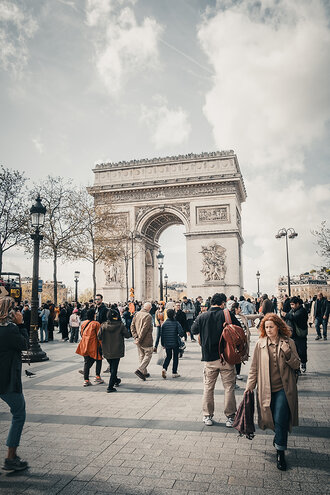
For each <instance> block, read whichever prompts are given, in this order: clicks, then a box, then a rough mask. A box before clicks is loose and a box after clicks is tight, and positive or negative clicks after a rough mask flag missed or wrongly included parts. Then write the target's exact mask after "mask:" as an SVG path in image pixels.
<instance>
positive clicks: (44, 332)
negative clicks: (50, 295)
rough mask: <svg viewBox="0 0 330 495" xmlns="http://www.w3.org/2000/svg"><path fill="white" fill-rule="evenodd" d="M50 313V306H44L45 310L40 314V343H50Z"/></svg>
mask: <svg viewBox="0 0 330 495" xmlns="http://www.w3.org/2000/svg"><path fill="white" fill-rule="evenodd" d="M49 315H50V311H49V308H48V304H44V305H43V309H42V311H41V313H40V318H41V328H40V342H48V318H49Z"/></svg>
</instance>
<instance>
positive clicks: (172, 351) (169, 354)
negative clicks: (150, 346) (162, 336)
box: [163, 347, 179, 373]
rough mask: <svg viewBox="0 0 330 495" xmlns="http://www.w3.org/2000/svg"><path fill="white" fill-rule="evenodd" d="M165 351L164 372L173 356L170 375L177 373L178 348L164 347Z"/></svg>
mask: <svg viewBox="0 0 330 495" xmlns="http://www.w3.org/2000/svg"><path fill="white" fill-rule="evenodd" d="M165 350H166V358H165V360H164V364H163V368H164V370H167V368H168V365H169V364H170V362H171V359H172V355H173V363H172V373H177V371H178V364H179V347H166V349H165Z"/></svg>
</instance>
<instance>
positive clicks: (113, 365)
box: [107, 358, 120, 389]
mask: <svg viewBox="0 0 330 495" xmlns="http://www.w3.org/2000/svg"><path fill="white" fill-rule="evenodd" d="M107 361H108V363H109V368H110V380H109V385H108V389H111V388H113V387H114V384H115V383H116V381H117V379H118V377H117V371H118V366H119V361H120V358H114V359H107Z"/></svg>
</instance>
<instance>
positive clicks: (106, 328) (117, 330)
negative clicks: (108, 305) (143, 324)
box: [98, 309, 131, 393]
mask: <svg viewBox="0 0 330 495" xmlns="http://www.w3.org/2000/svg"><path fill="white" fill-rule="evenodd" d="M130 337H131V334H130V332H129V330H128V329H127V328H126V326H125V325H124V324H123V322H122V321H121V318H120V317H119V316H118V312H117V311H115V310H114V309H109V311H108V315H107V321H105V322H104V323H102V325H101V327H100V330H99V332H98V339H99V341H100V342H101V344H102V354H103V356H104V357H105V359H106V360H107V361H108V363H109V367H110V379H109V384H108V388H107V392H108V393H111V392H117V389H116V388H115V386H117V387H118V386H119V384H120V383H121V379H120V378H118V376H117V372H118V366H119V361H120V359H121V358H122V357H124V355H125V344H124V338H125V339H129V338H130Z"/></svg>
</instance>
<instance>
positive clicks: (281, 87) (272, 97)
mask: <svg viewBox="0 0 330 495" xmlns="http://www.w3.org/2000/svg"><path fill="white" fill-rule="evenodd" d="M198 36H199V40H200V43H201V45H202V47H203V49H204V50H205V52H206V54H207V56H208V58H209V61H210V63H211V64H212V65H213V67H214V70H215V72H216V76H215V77H214V79H213V87H212V89H211V90H210V91H209V93H208V94H207V95H206V103H205V107H204V113H205V115H206V117H207V119H208V120H209V122H210V123H211V124H212V126H213V133H214V138H215V141H216V143H217V144H218V146H220V148H222V149H231V148H233V149H235V150H236V151H237V152H239V155H240V157H241V161H242V160H243V161H244V162H245V163H247V164H249V165H250V166H252V167H261V166H265V165H272V164H274V163H276V165H277V166H278V167H280V168H281V169H283V168H288V167H290V168H291V169H298V170H299V169H300V170H301V169H302V167H303V151H304V149H306V147H308V146H309V145H311V143H312V142H313V141H314V140H315V139H317V138H318V139H319V138H322V136H323V135H324V132H325V124H326V122H327V120H328V119H329V105H328V103H329V99H330V71H329V53H330V33H329V29H328V24H327V17H326V15H325V12H324V7H323V4H322V2H321V0H279V1H278V0H267V1H265V0H262V1H261V2H258V3H256V2H254V1H252V0H246V1H243V2H240V3H237V2H235V4H231V2H227V9H225V10H221V11H219V9H218V10H217V11H216V12H215V13H213V16H211V17H208V18H205V19H204V22H203V23H202V25H201V26H200V29H199V33H198Z"/></svg>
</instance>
